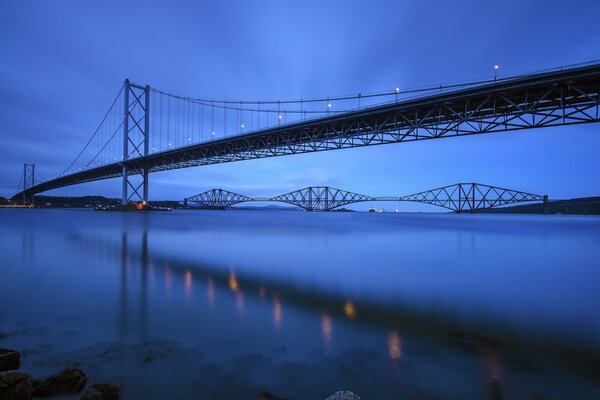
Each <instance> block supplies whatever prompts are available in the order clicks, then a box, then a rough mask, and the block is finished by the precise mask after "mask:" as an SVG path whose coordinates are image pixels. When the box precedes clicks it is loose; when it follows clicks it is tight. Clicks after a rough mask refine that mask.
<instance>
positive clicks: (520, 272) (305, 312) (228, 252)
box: [0, 210, 600, 398]
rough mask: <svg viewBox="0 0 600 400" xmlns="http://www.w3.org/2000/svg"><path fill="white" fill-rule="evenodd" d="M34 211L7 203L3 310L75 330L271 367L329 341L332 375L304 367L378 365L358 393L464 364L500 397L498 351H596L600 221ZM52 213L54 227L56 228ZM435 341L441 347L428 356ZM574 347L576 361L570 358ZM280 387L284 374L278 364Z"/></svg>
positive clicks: (353, 369)
mask: <svg viewBox="0 0 600 400" xmlns="http://www.w3.org/2000/svg"><path fill="white" fill-rule="evenodd" d="M32 211H34V212H37V213H39V214H38V215H37V216H36V226H31V225H27V224H24V222H23V221H24V220H23V219H22V217H18V218H17V217H15V216H12V215H10V216H9V217H10V218H8V220H7V222H8V224H7V225H4V226H6V227H7V228H6V230H2V235H3V237H4V238H5V239H6V240H5V241H4V242H3V244H0V246H1V249H2V250H3V253H4V254H6V257H7V260H8V261H9V263H8V266H7V265H5V266H4V267H3V268H2V269H1V270H0V274H1V275H0V278H2V280H1V282H3V283H0V285H1V289H2V293H3V294H2V298H1V300H3V301H2V304H7V302H6V301H5V300H6V299H9V298H10V299H16V300H19V299H20V301H16V302H14V303H12V304H15V305H13V306H11V307H0V317H1V319H0V321H5V322H6V324H7V325H8V324H9V323H11V321H12V322H15V323H16V322H17V321H20V320H22V315H32V318H33V319H34V321H35V323H34V325H39V324H42V325H43V324H48V325H52V326H62V325H61V324H63V322H57V321H59V320H60V319H63V318H65V315H63V314H65V313H67V312H66V310H68V313H67V314H69V313H71V314H73V315H75V316H76V317H77V321H78V322H77V324H75V326H76V328H77V329H79V330H84V331H87V332H92V333H93V334H92V335H91V336H93V337H96V338H97V339H98V340H100V339H102V340H106V338H107V337H110V336H111V335H112V334H113V331H114V332H115V333H118V336H119V337H121V338H129V339H131V338H134V337H138V336H139V337H152V336H158V337H168V338H169V339H173V340H177V341H180V342H182V343H185V344H187V345H190V346H194V345H198V344H203V345H207V346H208V347H215V348H218V349H219V350H218V352H217V353H215V354H214V355H212V354H211V353H210V352H209V351H207V355H206V357H208V362H211V363H220V362H224V361H223V360H224V359H232V360H234V362H238V363H239V360H238V357H239V356H240V355H241V354H246V353H247V354H254V353H259V354H267V355H269V357H271V358H272V359H273V360H277V361H276V363H275V365H274V366H272V367H270V369H269V371H268V372H267V373H266V375H268V376H269V377H272V375H273V371H276V370H278V369H279V368H283V367H282V366H283V365H286V364H285V363H287V362H291V361H294V362H299V360H303V362H308V361H307V358H308V359H310V358H311V357H312V358H314V357H316V356H315V354H321V355H322V356H319V357H325V358H324V359H323V361H322V364H323V365H324V367H323V368H325V369H326V370H328V371H334V368H332V366H338V365H343V366H344V368H345V369H346V370H347V371H346V372H329V374H330V375H327V378H326V379H325V375H326V374H325V375H324V374H323V371H321V373H320V375H317V377H311V375H309V374H308V373H304V375H302V374H301V378H303V379H305V380H310V379H312V380H313V382H312V384H314V385H315V387H317V388H323V389H322V390H323V393H326V392H327V391H335V390H334V389H342V388H345V387H344V382H346V385H348V384H349V383H348V382H350V381H351V382H354V381H356V379H354V380H350V381H348V380H347V378H345V376H344V374H346V373H351V374H352V375H353V376H355V375H356V374H365V373H368V374H376V375H377V376H378V378H377V379H376V381H377V388H373V387H370V386H369V385H367V384H366V383H361V384H359V383H356V385H357V390H358V391H359V392H361V394H363V393H364V394H369V391H371V393H373V394H377V393H395V392H396V391H397V390H400V389H403V390H409V391H410V390H414V391H417V392H418V390H425V392H428V391H429V392H431V393H434V394H435V393H437V394H438V395H440V394H448V393H455V394H456V396H459V394H462V393H463V392H461V390H467V389H461V387H462V386H465V385H466V382H471V378H470V377H469V376H468V374H467V376H461V375H460V374H459V372H457V371H452V365H454V364H455V363H457V362H459V363H463V364H464V365H472V366H473V367H472V368H478V369H479V370H480V371H481V376H482V379H481V380H482V388H480V389H473V390H474V391H475V392H476V393H479V392H478V391H477V390H480V391H481V392H483V393H486V394H487V396H489V397H490V398H503V397H498V396H503V393H504V390H503V387H504V386H506V385H509V383H507V382H506V379H505V375H506V374H505V373H504V371H505V369H506V368H507V367H506V366H505V365H504V364H505V361H503V360H504V357H503V352H504V351H505V350H503V349H504V348H507V349H512V348H516V347H517V346H521V344H519V343H522V342H523V340H524V338H526V340H527V341H532V342H534V345H531V347H532V349H531V351H532V352H533V354H534V355H533V356H532V357H534V356H535V354H537V353H538V352H539V353H548V352H550V353H552V352H556V358H560V357H562V355H563V352H565V351H568V352H571V353H573V351H572V349H573V348H574V349H576V350H577V349H578V347H577V346H579V344H581V343H583V345H584V347H585V348H586V350H587V351H589V354H592V355H595V354H596V355H597V354H599V353H598V343H597V342H594V340H593V338H594V337H596V338H597V337H598V336H600V335H599V334H600V323H599V321H598V316H597V315H596V314H595V313H594V312H593V310H590V307H589V305H590V304H595V302H596V301H597V300H600V299H599V298H598V292H597V290H595V289H593V288H597V284H598V283H599V282H600V281H599V280H598V278H599V277H600V273H599V271H598V269H599V268H600V265H599V263H598V260H600V258H599V255H600V251H599V250H598V248H600V246H597V245H598V244H600V240H599V239H600V230H599V229H598V228H599V227H600V220H598V219H581V220H578V219H576V218H575V219H574V218H563V219H560V218H554V219H552V220H548V219H546V220H540V219H536V218H533V219H531V218H529V217H520V218H516V217H506V218H508V220H507V219H502V218H505V217H496V219H494V218H492V217H489V216H480V218H479V219H475V218H469V216H466V217H467V218H464V219H459V218H461V217H462V216H452V217H455V218H453V219H451V218H449V217H448V216H402V218H401V219H400V220H394V219H392V218H397V217H396V216H389V215H384V216H380V215H378V216H373V215H369V214H363V215H350V214H346V215H339V214H338V215H334V216H332V215H331V214H310V215H309V214H304V213H290V214H289V215H288V213H261V212H255V213H254V214H252V213H250V214H248V213H244V212H239V211H238V212H225V213H218V212H216V213H191V214H178V213H173V214H166V215H157V214H149V215H124V214H120V213H114V214H112V213H108V214H102V215H101V217H102V218H99V217H100V216H99V215H98V214H101V213H93V212H92V213H87V214H77V215H76V217H73V218H72V219H69V217H70V216H71V215H75V214H73V213H75V212H74V211H73V212H71V213H70V212H69V211H37V210H32ZM44 212H46V214H44ZM48 212H49V213H50V214H48ZM52 213H54V214H52ZM257 215H258V216H260V218H257V217H256V216H257ZM265 215H267V216H269V217H270V218H272V221H273V222H272V223H266V222H265V220H268V219H267V218H265V217H264V216H265ZM58 216H60V219H61V221H63V222H62V224H60V225H56V224H53V221H54V220H53V219H54V218H57V217H58ZM1 217H2V216H1V215H0V218H1ZM44 218H47V221H45V220H44ZM83 218H88V219H90V223H89V225H86V224H85V223H83V224H82V223H81V220H82V219H83ZM282 219H283V220H284V221H283V222H281V220H282ZM590 221H591V222H590ZM515 235H516V236H517V237H516V238H515V237H514V236H515ZM424 243H425V244H427V245H424ZM594 245H595V246H594ZM233 249H235V250H233ZM319 260H320V261H319ZM567 260H568V265H566V262H567ZM365 266H368V268H365ZM161 275H162V277H161ZM7 282H10V284H9V285H7V284H6V283H7ZM533 282H535V283H536V285H535V286H534V285H532V283H533ZM30 287H36V288H37V291H33V292H30V291H26V290H25V288H30ZM592 289H593V290H592ZM25 292H27V293H28V295H27V296H25V295H24V293H25ZM202 293H205V295H200V294H202ZM549 293H556V295H560V297H561V304H558V303H556V302H553V299H552V298H550V297H549V296H548V294H549ZM4 296H6V297H4ZM113 303H114V308H113ZM66 304H68V305H69V307H65V305H66ZM565 305H566V306H565ZM552 307H554V309H552ZM549 308H550V309H551V310H550V311H551V312H548V309H549ZM91 309H94V310H97V311H96V312H95V313H94V315H90V314H89V310H91ZM115 310H116V312H115ZM211 310H212V311H211ZM573 315H574V316H575V317H576V319H577V321H578V324H577V325H576V326H575V325H573V323H572V321H573V320H574V318H573ZM67 316H68V315H67ZM114 321H118V322H117V324H115V323H114ZM548 327H551V328H556V329H551V330H548ZM0 328H2V326H0ZM455 331H466V332H468V333H473V332H474V333H483V334H486V335H494V338H495V339H497V340H499V341H502V342H504V343H505V347H503V348H502V349H500V348H498V349H494V350H493V351H492V350H489V349H483V350H482V349H475V350H474V351H472V352H471V353H469V352H464V351H462V350H461V349H460V346H453V344H452V343H451V341H449V340H448V336H449V335H450V334H451V333H453V332H455ZM531 335H534V336H531ZM546 342H548V343H551V344H554V343H560V346H557V347H560V349H559V348H554V346H552V345H546V344H545V343H546ZM0 343H1V342H0ZM561 346H562V347H561ZM535 347H539V349H535ZM224 349H229V350H224ZM283 349H285V350H283ZM471 350H472V349H471ZM215 351H217V350H215ZM515 351H516V350H515ZM518 351H521V350H518ZM577 351H579V350H577ZM273 352H275V353H273ZM361 352H364V354H363V353H361ZM430 353H435V354H436V355H435V356H431V355H430V356H420V355H419V354H430ZM576 353H577V352H575V353H573V354H576ZM357 354H363V355H360V356H359V355H357ZM309 355H312V356H309ZM463 357H464V358H465V359H463ZM570 357H571V358H570V359H568V360H567V363H568V365H571V366H573V365H576V364H577V363H578V358H577V357H576V356H570ZM594 357H595V356H594ZM470 358H473V360H471V361H469V360H470ZM550 358H552V357H550ZM235 360H237V361H235ZM357 360H358V361H357ZM457 360H459V361H457ZM385 361H387V362H385ZM328 362H330V364H327V363H328ZM350 362H351V363H350ZM370 362H373V363H375V364H369V363H370ZM390 362H391V363H390ZM348 363H350V364H348ZM407 363H408V364H407ZM569 363H570V364H569ZM390 364H391V365H390ZM592 364H593V363H592ZM401 365H402V366H406V365H408V366H410V368H408V371H412V372H410V373H412V374H415V375H416V376H418V377H420V379H415V382H417V381H421V382H423V381H424V382H433V381H435V383H436V384H437V386H438V387H429V385H425V386H427V387H426V388H423V387H410V386H409V387H408V388H407V387H401V386H403V385H410V383H407V382H408V381H409V380H402V381H398V380H397V379H396V378H395V375H386V374H388V373H390V374H396V373H398V371H399V367H400V366H401ZM224 368H225V367H224ZM229 368H232V367H229ZM561 368H562V367H561ZM257 369H259V368H258V367H257ZM314 369H315V371H318V367H315V368H314ZM348 370H349V371H350V372H348ZM386 370H389V372H384V371H386ZM405 370H406V368H404V367H403V368H402V371H403V374H404V371H405ZM432 370H435V371H437V373H432V372H430V371H432ZM367 371H371V372H367ZM440 371H442V372H440ZM518 373H519V372H515V371H514V370H513V374H518ZM440 374H441V376H444V375H445V376H447V381H448V382H445V380H444V379H443V378H440ZM457 374H459V375H457ZM367 378H373V379H374V377H367ZM253 379H259V378H256V377H254V378H253ZM519 379H523V378H522V377H521V378H519ZM366 380H369V379H366ZM440 380H441V381H442V382H440ZM453 380H455V381H456V382H451V381H453ZM274 384H277V383H274ZM280 385H281V386H282V387H286V385H288V386H289V385H290V383H289V382H288V381H286V379H285V378H281V382H280ZM328 385H329V386H328ZM432 386H434V385H432ZM325 388H326V389H325ZM569 389H570V390H572V389H573V388H572V387H570V388H569ZM315 390H317V389H315ZM468 390H471V389H468ZM514 390H517V391H518V389H514ZM552 390H558V389H556V388H553V389H552ZM581 390H589V388H588V387H587V386H585V387H583V389H581ZM448 391H450V392H448ZM415 393H416V392H415ZM468 393H469V394H472V392H468ZM319 394H321V392H319ZM290 397H292V396H290ZM383 397H385V396H383ZM444 397H448V396H444ZM450 397H453V396H450ZM225 398H226V397H225Z"/></svg>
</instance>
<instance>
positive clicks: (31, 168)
mask: <svg viewBox="0 0 600 400" xmlns="http://www.w3.org/2000/svg"><path fill="white" fill-rule="evenodd" d="M34 185H35V164H27V163H25V164H23V205H24V206H26V205H27V194H26V193H27V189H29V188H31V187H33V186H34ZM30 197H31V205H33V195H32V196H30Z"/></svg>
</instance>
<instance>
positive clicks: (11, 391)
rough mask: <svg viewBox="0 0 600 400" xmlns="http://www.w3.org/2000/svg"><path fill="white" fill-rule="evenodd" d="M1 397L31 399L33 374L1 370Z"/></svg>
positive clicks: (11, 399) (18, 399) (4, 399)
mask: <svg viewBox="0 0 600 400" xmlns="http://www.w3.org/2000/svg"><path fill="white" fill-rule="evenodd" d="M0 399H2V400H30V399H31V375H29V374H26V373H24V372H21V371H10V372H0Z"/></svg>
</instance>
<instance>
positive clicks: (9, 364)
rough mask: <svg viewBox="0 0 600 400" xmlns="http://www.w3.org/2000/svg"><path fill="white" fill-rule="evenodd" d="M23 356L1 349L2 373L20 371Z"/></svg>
mask: <svg viewBox="0 0 600 400" xmlns="http://www.w3.org/2000/svg"><path fill="white" fill-rule="evenodd" d="M20 364H21V354H20V353H19V352H18V351H15V350H10V349H0V372H3V371H10V370H13V369H19V365H20Z"/></svg>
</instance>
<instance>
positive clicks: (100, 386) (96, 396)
mask: <svg viewBox="0 0 600 400" xmlns="http://www.w3.org/2000/svg"><path fill="white" fill-rule="evenodd" d="M120 398H121V388H119V387H117V386H113V385H108V384H106V383H95V384H93V385H92V386H90V387H89V388H88V389H87V390H86V391H85V392H84V393H83V396H81V400H119V399H120Z"/></svg>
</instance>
